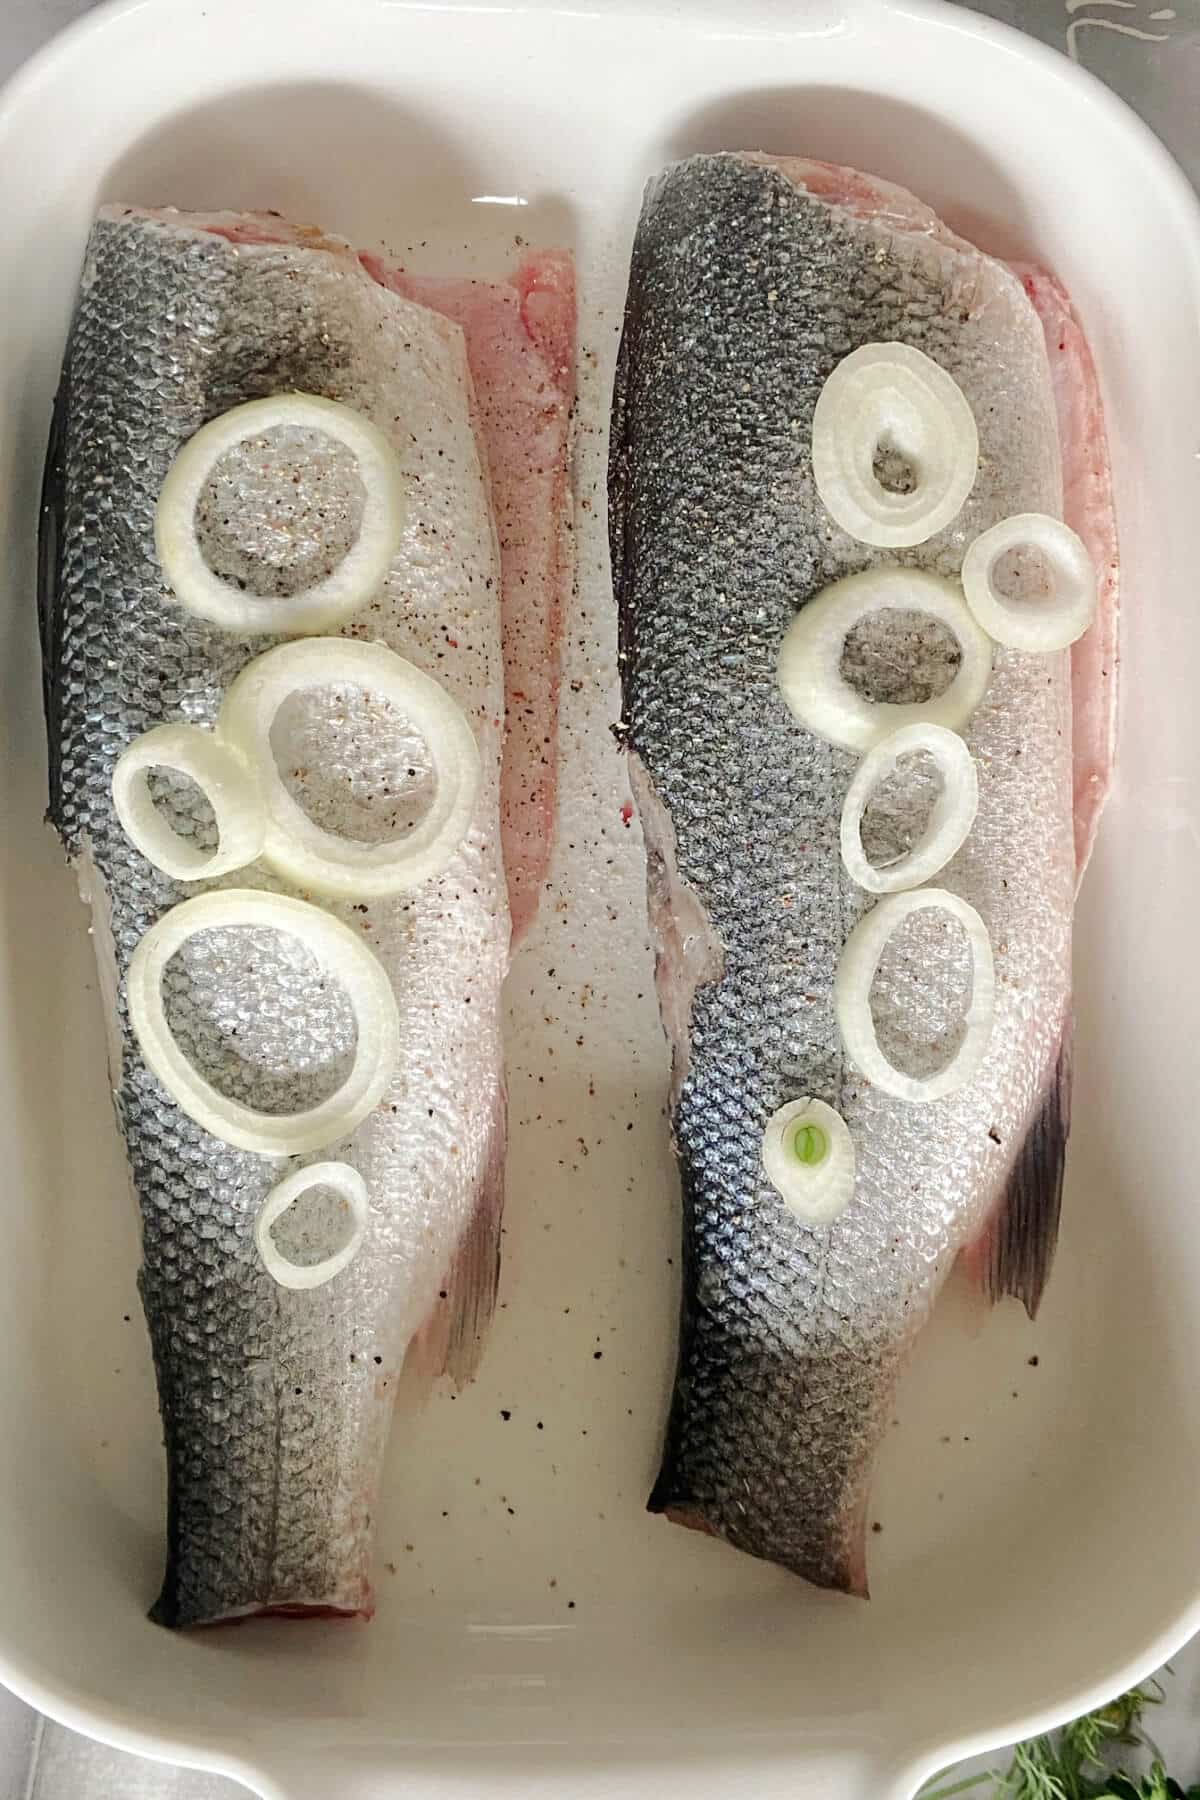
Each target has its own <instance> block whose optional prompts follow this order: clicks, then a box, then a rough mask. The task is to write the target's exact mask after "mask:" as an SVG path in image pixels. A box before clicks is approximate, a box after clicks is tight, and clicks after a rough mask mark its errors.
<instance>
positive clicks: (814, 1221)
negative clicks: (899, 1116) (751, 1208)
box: [762, 1100, 854, 1225]
mask: <svg viewBox="0 0 1200 1800" xmlns="http://www.w3.org/2000/svg"><path fill="white" fill-rule="evenodd" d="M801 1134H802V1135H803V1136H804V1137H805V1138H806V1139H807V1140H808V1148H809V1149H810V1150H811V1149H815V1150H816V1152H817V1154H816V1155H815V1157H812V1158H811V1159H810V1158H809V1157H807V1156H805V1155H802V1154H800V1153H798V1151H797V1148H796V1144H797V1136H798V1135H801ZM762 1166H763V1170H764V1172H765V1174H766V1177H767V1180H768V1181H769V1182H770V1183H771V1186H772V1187H773V1188H774V1189H775V1190H776V1192H777V1193H778V1194H779V1196H780V1197H781V1199H782V1200H783V1203H784V1205H785V1206H786V1207H787V1209H788V1211H789V1212H790V1213H791V1214H792V1215H793V1216H794V1217H795V1218H797V1219H799V1220H800V1221H801V1223H802V1224H804V1225H831V1224H832V1223H833V1221H834V1220H835V1219H836V1218H837V1216H838V1214H839V1213H842V1212H844V1211H845V1209H846V1207H847V1206H849V1204H850V1202H851V1200H852V1199H853V1198H854V1140H853V1138H852V1137H851V1136H850V1131H849V1127H848V1126H847V1124H846V1121H845V1119H843V1117H842V1115H841V1113H839V1112H835V1111H834V1109H833V1107H832V1106H826V1104H825V1102H824V1101H823V1100H789V1102H788V1103H787V1105H786V1106H781V1107H780V1108H779V1110H778V1111H777V1112H773V1113H772V1114H771V1117H770V1118H769V1119H768V1120H767V1123H766V1127H765V1129H764V1131H763V1140H762Z"/></svg>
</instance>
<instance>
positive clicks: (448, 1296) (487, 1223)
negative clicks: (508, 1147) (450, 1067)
mask: <svg viewBox="0 0 1200 1800" xmlns="http://www.w3.org/2000/svg"><path fill="white" fill-rule="evenodd" d="M497 1111H498V1116H497V1119H496V1121H495V1122H494V1125H493V1130H492V1141H491V1144H490V1146H489V1149H488V1161H487V1168H486V1170H485V1172H484V1179H483V1182H482V1184H481V1188H480V1193H479V1199H478V1200H477V1202H476V1205H475V1211H474V1213H473V1214H472V1215H471V1218H470V1221H469V1223H468V1225H467V1228H466V1230H465V1231H464V1232H463V1234H462V1237H461V1238H460V1239H459V1240H458V1243H457V1244H456V1245H455V1249H454V1254H453V1256H452V1257H451V1259H450V1267H449V1269H448V1270H447V1272H446V1277H445V1279H444V1280H443V1282H442V1284H441V1288H440V1289H439V1292H438V1297H437V1300H436V1301H435V1302H434V1305H433V1307H432V1309H431V1311H430V1312H429V1314H428V1316H427V1318H426V1319H425V1322H424V1324H423V1325H422V1326H421V1328H420V1329H419V1331H418V1332H417V1333H416V1335H415V1336H414V1338H413V1340H412V1342H411V1343H410V1344H409V1347H408V1353H407V1355H406V1356H405V1359H404V1373H405V1376H406V1378H415V1379H416V1381H417V1382H418V1384H422V1383H424V1384H431V1383H432V1382H434V1381H436V1380H437V1379H438V1377H439V1376H440V1375H448V1376H449V1377H450V1379H451V1381H452V1382H453V1383H454V1386H455V1387H456V1388H458V1389H459V1390H461V1389H463V1388H465V1387H466V1386H468V1384H469V1383H470V1382H471V1381H473V1380H474V1378H475V1374H476V1372H477V1370H478V1368H479V1359H480V1357H481V1356H482V1354H483V1346H484V1343H485V1341H486V1339H487V1333H488V1326H489V1325H490V1324H491V1322H492V1314H493V1312H494V1311H495V1309H496V1291H497V1288H498V1286H499V1282H500V1221H501V1219H502V1217H503V1214H504V1149H505V1137H506V1129H505V1100H504V1096H503V1095H501V1098H500V1104H499V1107H498V1109H497Z"/></svg>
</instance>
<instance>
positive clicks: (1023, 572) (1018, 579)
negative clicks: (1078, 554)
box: [991, 544, 1055, 606]
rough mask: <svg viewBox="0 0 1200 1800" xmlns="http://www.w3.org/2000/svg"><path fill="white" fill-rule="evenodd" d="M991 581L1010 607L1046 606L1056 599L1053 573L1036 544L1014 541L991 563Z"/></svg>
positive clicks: (1047, 560)
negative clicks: (1048, 602)
mask: <svg viewBox="0 0 1200 1800" xmlns="http://www.w3.org/2000/svg"><path fill="white" fill-rule="evenodd" d="M991 582H992V587H993V589H994V590H995V592H996V593H997V594H998V595H999V596H1000V598H1001V599H1002V600H1005V601H1007V602H1008V604H1009V605H1010V606H1044V605H1045V604H1046V602H1047V601H1049V600H1053V598H1054V591H1055V582H1054V572H1053V570H1052V569H1051V567H1050V562H1049V559H1048V558H1047V556H1046V554H1045V552H1044V551H1043V550H1041V549H1040V548H1039V547H1038V546H1037V545H1036V544H1014V545H1013V546H1012V548H1011V549H1009V550H1005V551H1003V552H1002V553H1001V554H1000V555H999V556H998V557H997V558H996V560H995V562H994V563H993V564H992V568H991Z"/></svg>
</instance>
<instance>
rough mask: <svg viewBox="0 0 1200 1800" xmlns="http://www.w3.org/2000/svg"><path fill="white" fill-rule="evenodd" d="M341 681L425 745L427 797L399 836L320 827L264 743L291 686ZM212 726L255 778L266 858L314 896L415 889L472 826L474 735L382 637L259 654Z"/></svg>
mask: <svg viewBox="0 0 1200 1800" xmlns="http://www.w3.org/2000/svg"><path fill="white" fill-rule="evenodd" d="M339 681H341V682H349V683H352V684H354V685H356V686H358V687H362V688H366V689H369V690H370V691H371V692H372V693H375V694H379V695H380V696H382V698H383V699H385V700H389V701H391V703H392V704H393V705H394V706H395V707H396V708H397V710H398V711H399V712H401V713H403V715H404V717H405V718H406V719H408V720H409V721H410V723H412V724H413V725H415V726H416V728H417V730H418V731H419V732H420V734H421V736H422V737H423V738H424V740H425V743H426V745H427V746H428V749H429V754H430V757H431V759H432V762H433V767H434V773H435V775H436V778H437V788H436V792H435V794H434V798H433V804H432V805H431V806H430V808H429V810H428V812H427V813H426V814H425V816H424V817H423V818H422V819H421V820H420V821H419V822H418V823H417V824H416V825H415V826H414V827H413V829H412V830H411V831H410V832H408V833H407V835H406V836H405V837H403V838H398V839H394V840H392V841H391V842H388V843H383V844H365V843H361V842H359V841H358V840H356V839H354V838H348V837H339V836H337V834H336V833H334V832H331V831H325V830H323V829H322V827H321V826H320V825H316V824H314V822H313V821H312V819H310V818H309V816H308V814H307V813H306V812H305V811H304V809H303V808H302V807H300V806H298V805H297V804H296V802H295V800H294V799H293V798H292V796H291V794H290V793H289V792H288V790H287V788H286V787H285V786H284V784H283V781H282V779H281V777H280V774H279V768H278V765H277V764H276V761H275V753H274V751H273V749H272V747H271V726H272V724H273V722H274V719H275V715H276V713H277V712H278V711H279V708H280V707H281V706H282V705H283V703H284V701H285V700H286V699H287V698H288V697H289V695H291V694H294V693H296V692H297V691H298V690H299V689H302V688H306V687H328V686H329V685H330V684H331V683H334V682H339ZM219 730H220V731H221V734H222V736H223V737H226V738H228V739H229V741H230V743H232V744H235V745H236V746H237V748H238V749H239V750H240V751H241V752H242V754H243V756H245V757H246V759H247V761H248V762H249V763H250V765H251V767H252V768H253V769H255V770H256V772H257V774H258V779H259V781H260V783H261V785H262V790H263V796H264V802H265V805H266V812H267V829H266V841H265V844H264V846H263V855H264V857H265V858H266V860H267V862H268V863H270V865H271V867H272V868H274V869H276V870H278V872H279V873H280V874H281V875H286V876H287V878H288V880H289V881H294V882H295V883H296V884H297V885H298V886H300V887H303V888H306V889H308V890H309V891H311V892H313V893H318V894H326V895H334V896H337V897H339V898H342V899H348V900H369V899H378V898H379V897H380V896H382V895H386V894H398V893H401V892H403V891H405V890H407V889H409V888H414V887H418V886H419V885H420V884H421V883H422V882H423V881H429V880H430V879H431V878H432V877H433V876H435V875H438V874H440V873H441V871H442V870H443V869H444V868H445V866H446V864H447V863H448V862H449V861H450V859H451V857H452V856H453V855H454V852H455V850H456V849H457V848H458V846H459V844H460V843H461V842H462V840H463V838H464V837H465V836H466V834H467V832H468V830H469V829H470V825H471V819H472V817H473V816H474V812H475V803H476V800H477V798H478V795H479V783H480V779H481V765H480V759H479V747H478V745H477V744H476V742H475V733H474V732H473V731H472V730H471V726H470V723H469V721H468V720H467V717H466V715H465V713H464V712H463V711H462V708H461V707H460V706H459V705H458V704H457V702H456V701H455V700H454V699H452V697H451V696H450V695H449V694H448V693H447V692H446V689H445V688H444V687H443V686H442V685H441V683H440V682H438V681H435V680H434V679H433V677H432V676H431V675H426V674H425V673H424V672H423V670H421V669H418V668H417V667H416V666H415V664H413V663H410V662H407V661H406V660H405V659H404V657H402V656H397V655H396V653H395V651H394V650H389V649H388V648H387V646H386V644H364V643H359V642H358V641H356V640H354V639H352V638H302V639H299V640H298V641H297V642H295V643H291V644H279V645H277V647H276V648H275V649H274V650H267V651H264V653H263V655H262V656H257V657H255V659H254V661H253V662H252V663H249V664H247V666H246V668H244V669H243V670H242V673H241V674H240V675H239V676H238V678H237V680H236V681H235V682H234V683H233V685H232V686H231V687H230V689H229V691H228V693H227V694H226V696H225V699H224V702H223V704H222V706H221V714H220V719H219Z"/></svg>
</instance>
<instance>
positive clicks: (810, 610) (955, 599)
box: [778, 563, 992, 753]
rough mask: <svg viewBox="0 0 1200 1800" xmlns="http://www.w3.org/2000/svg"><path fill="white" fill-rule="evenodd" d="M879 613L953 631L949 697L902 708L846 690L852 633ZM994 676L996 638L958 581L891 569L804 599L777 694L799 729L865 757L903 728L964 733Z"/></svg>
mask: <svg viewBox="0 0 1200 1800" xmlns="http://www.w3.org/2000/svg"><path fill="white" fill-rule="evenodd" d="M875 612H917V613H926V614H928V615H929V617H930V618H932V619H936V620H937V621H938V622H939V624H942V625H945V626H946V627H947V628H948V629H949V630H950V631H952V632H953V633H954V636H955V637H956V638H957V639H958V643H959V648H960V649H961V651H962V661H961V662H960V664H959V666H958V669H957V671H956V672H955V675H954V679H953V680H952V681H951V683H950V685H949V687H947V688H946V690H945V692H944V693H941V694H938V695H937V696H936V697H935V698H934V699H932V700H926V701H922V702H915V703H911V704H906V705H898V704H895V703H894V702H891V701H875V700H868V699H867V698H866V697H865V695H863V694H860V693H857V692H856V691H855V689H854V688H852V687H851V686H850V685H849V683H848V682H847V681H846V680H845V679H844V677H843V675H842V672H841V660H842V649H843V646H844V644H845V642H846V636H847V633H848V632H850V631H852V630H853V628H854V627H855V626H856V625H857V624H858V623H859V621H860V619H864V618H866V617H868V616H869V615H870V614H871V613H875ZM991 671H992V643H991V639H990V638H989V637H988V636H987V634H986V632H984V631H982V630H981V629H980V627H979V626H978V625H977V624H976V623H975V620H974V619H973V618H972V617H971V613H970V611H969V609H968V607H967V604H966V601H965V600H964V599H963V597H962V590H961V589H960V588H959V586H958V585H957V583H956V582H952V581H944V580H943V579H942V578H941V576H939V575H927V574H925V573H924V572H923V571H922V570H920V569H902V568H899V567H897V566H896V565H895V564H891V563H889V564H884V565H883V566H882V567H880V568H877V569H864V570H863V571H862V573H861V574H858V575H847V576H846V577H845V578H844V579H843V580H841V581H835V582H833V584H832V585H831V586H830V587H827V588H822V590H821V592H820V593H819V594H815V595H814V596H813V598H812V599H811V600H808V601H806V602H805V604H804V605H803V606H802V607H801V608H800V611H799V612H798V613H797V614H796V616H795V618H794V619H793V620H792V622H791V624H790V625H789V626H788V629H787V631H786V633H785V634H784V639H783V643H782V644H781V646H780V650H779V664H778V674H779V686H780V689H781V690H782V693H783V697H784V699H785V701H786V702H787V704H788V707H789V709H790V711H791V712H792V714H793V715H794V716H795V717H796V718H797V719H798V720H799V721H800V723H801V724H802V725H807V727H808V729H809V730H810V731H815V732H816V734H817V736H818V737H823V738H828V740H829V742H830V743H831V744H840V745H842V747H843V748H844V749H846V750H857V751H859V752H860V753H865V752H866V751H868V750H873V749H874V748H875V745H876V744H878V743H880V742H881V741H882V740H883V739H884V738H885V737H887V736H889V735H890V733H891V732H893V731H895V730H897V729H898V728H899V727H900V726H902V725H910V724H918V723H919V724H925V725H944V726H945V727H946V728H947V730H950V731H959V730H961V728H962V727H963V726H964V725H965V724H966V722H967V720H968V719H969V718H970V717H971V714H972V713H973V712H974V711H975V708H976V707H977V706H978V705H979V702H980V701H981V700H982V699H983V696H984V694H985V692H986V691H987V684H988V677H989V675H990V674H991Z"/></svg>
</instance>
